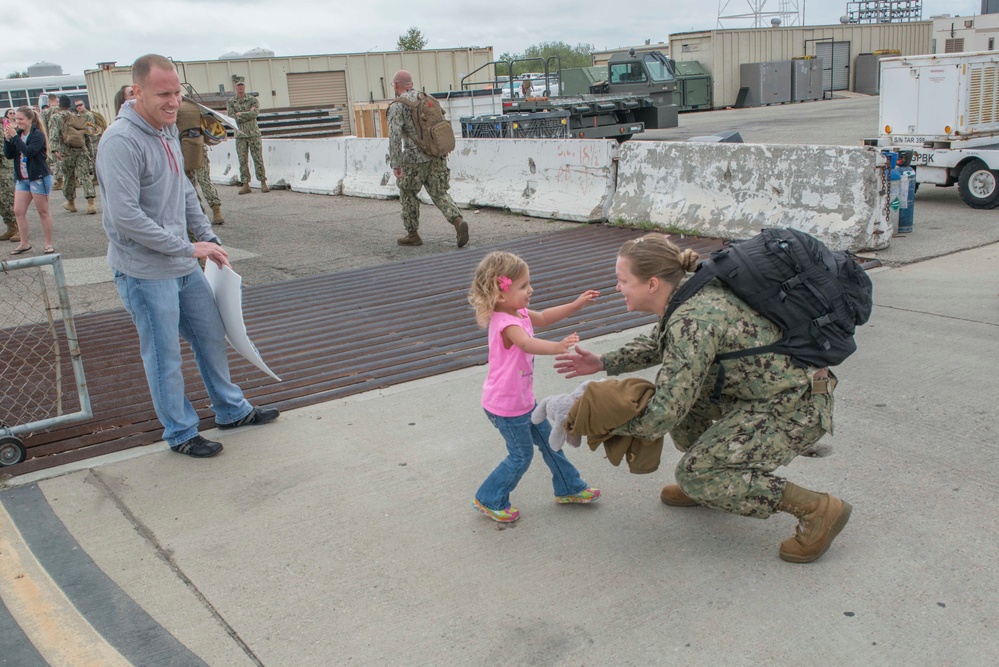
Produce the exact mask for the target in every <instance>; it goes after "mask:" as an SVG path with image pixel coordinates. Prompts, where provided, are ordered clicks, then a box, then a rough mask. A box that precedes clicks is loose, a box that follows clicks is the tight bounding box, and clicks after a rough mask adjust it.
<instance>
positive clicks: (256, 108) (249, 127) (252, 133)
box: [226, 75, 270, 195]
mask: <svg viewBox="0 0 999 667" xmlns="http://www.w3.org/2000/svg"><path fill="white" fill-rule="evenodd" d="M232 83H233V87H234V88H235V89H236V96H235V97H230V98H229V101H228V102H227V103H226V114H228V115H229V116H232V117H233V118H235V119H236V125H237V126H238V129H237V130H236V156H237V157H238V158H239V181H240V184H241V185H242V186H243V187H241V188H240V189H239V194H241V195H247V194H250V164H249V162H248V161H247V156H248V155H249V156H250V157H252V158H253V170H254V171H255V172H256V174H257V180H258V181H260V191H261V192H269V191H270V188H268V187H267V173H266V171H265V170H264V150H263V145H262V143H261V141H260V126H258V125H257V116H259V115H260V102H258V101H257V98H256V97H254V96H253V95H247V94H246V82H245V81H244V80H243V77H241V76H239V75H233V77H232Z"/></svg>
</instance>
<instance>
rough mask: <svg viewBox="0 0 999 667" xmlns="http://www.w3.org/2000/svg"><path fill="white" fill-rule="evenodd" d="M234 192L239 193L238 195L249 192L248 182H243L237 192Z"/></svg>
mask: <svg viewBox="0 0 999 667" xmlns="http://www.w3.org/2000/svg"><path fill="white" fill-rule="evenodd" d="M236 194H240V195H248V194H250V184H249V183H244V184H243V187H241V188H240V189H239V192H238V193H236Z"/></svg>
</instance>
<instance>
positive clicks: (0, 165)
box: [0, 150, 17, 238]
mask: <svg viewBox="0 0 999 667" xmlns="http://www.w3.org/2000/svg"><path fill="white" fill-rule="evenodd" d="M0 216H2V217H3V221H4V223H5V224H6V225H7V231H8V232H10V233H11V234H14V233H15V232H16V231H17V220H15V219H14V165H13V164H12V163H11V161H10V160H8V159H7V158H6V156H5V155H4V154H3V151H2V150H0ZM8 238H10V237H8Z"/></svg>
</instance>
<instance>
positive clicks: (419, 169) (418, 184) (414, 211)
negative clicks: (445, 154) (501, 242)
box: [399, 157, 461, 232]
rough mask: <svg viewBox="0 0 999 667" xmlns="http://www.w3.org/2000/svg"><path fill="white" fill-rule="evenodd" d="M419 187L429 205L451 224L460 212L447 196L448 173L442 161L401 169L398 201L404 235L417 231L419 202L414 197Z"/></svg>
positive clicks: (445, 163) (449, 176) (431, 161)
mask: <svg viewBox="0 0 999 667" xmlns="http://www.w3.org/2000/svg"><path fill="white" fill-rule="evenodd" d="M422 187H426V188H427V194H429V195H430V199H431V201H433V202H434V205H435V206H436V207H437V208H438V209H440V212H441V213H443V214H444V217H445V218H447V221H448V222H450V223H452V224H454V221H455V218H458V217H459V216H460V215H461V211H459V210H458V206H457V205H456V204H455V203H454V200H453V199H451V195H449V194H448V192H447V191H448V188H450V187H451V170H450V169H448V166H447V160H446V159H445V158H442V157H437V158H432V159H431V160H430V162H417V163H413V164H407V165H405V166H403V168H402V178H400V179H399V201H400V202H401V203H402V226H403V227H405V228H406V231H407V232H415V231H417V230H418V229H419V227H420V199H419V197H417V195H418V194H419V193H420V188H422Z"/></svg>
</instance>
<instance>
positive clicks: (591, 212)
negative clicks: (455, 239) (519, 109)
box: [420, 139, 618, 222]
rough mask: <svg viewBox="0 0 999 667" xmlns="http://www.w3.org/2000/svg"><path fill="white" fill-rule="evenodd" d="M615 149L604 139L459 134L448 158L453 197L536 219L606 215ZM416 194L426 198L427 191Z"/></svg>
mask: <svg viewBox="0 0 999 667" xmlns="http://www.w3.org/2000/svg"><path fill="white" fill-rule="evenodd" d="M617 150H618V144H617V142H614V141H605V140H600V141H592V140H588V139H458V140H457V146H456V148H455V151H454V152H453V153H452V154H451V155H450V157H449V159H448V164H449V166H450V168H451V197H452V198H453V199H454V200H455V203H457V204H458V205H459V206H493V207H496V208H506V209H510V210H511V211H514V212H516V213H522V214H524V215H530V216H534V217H538V218H557V219H559V220H575V221H578V222H594V221H601V220H606V219H607V211H608V208H609V207H610V204H611V196H612V194H613V192H614V157H615V155H616V154H617ZM420 198H421V200H422V201H425V202H429V201H430V198H429V197H428V196H427V195H426V192H425V191H424V192H421V194H420Z"/></svg>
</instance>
